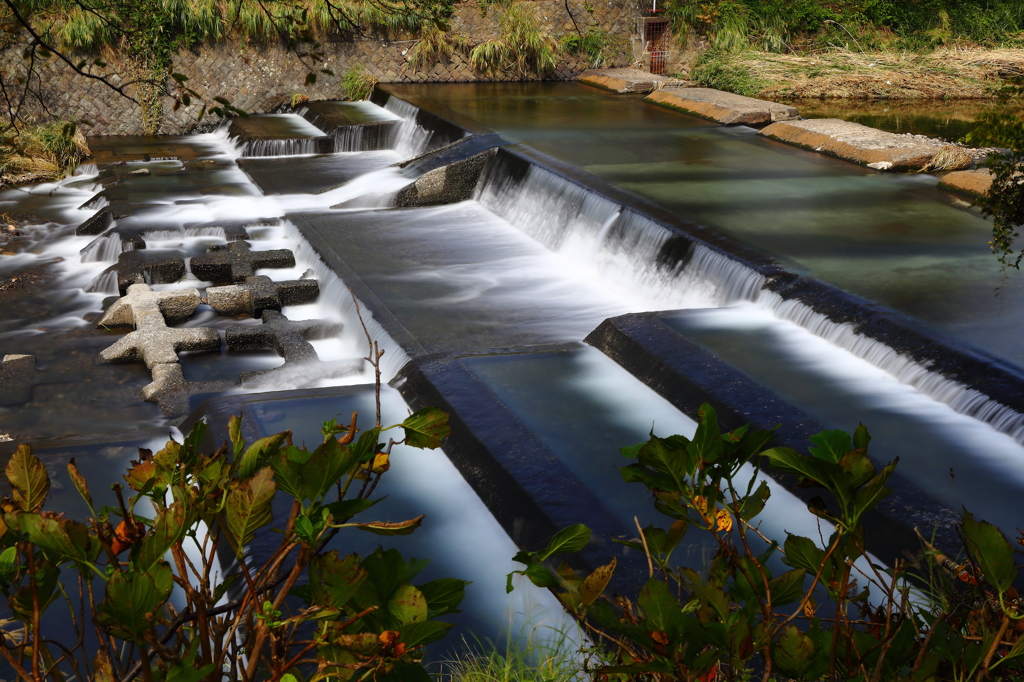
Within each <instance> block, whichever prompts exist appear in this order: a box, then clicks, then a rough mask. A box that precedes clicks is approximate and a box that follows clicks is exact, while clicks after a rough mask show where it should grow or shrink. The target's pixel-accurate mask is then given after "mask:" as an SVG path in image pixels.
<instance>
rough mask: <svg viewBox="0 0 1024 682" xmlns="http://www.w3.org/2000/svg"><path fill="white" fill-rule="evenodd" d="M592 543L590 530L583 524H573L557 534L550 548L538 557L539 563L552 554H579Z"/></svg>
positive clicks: (549, 545)
mask: <svg viewBox="0 0 1024 682" xmlns="http://www.w3.org/2000/svg"><path fill="white" fill-rule="evenodd" d="M588 542H590V529H589V528H587V527H586V526H584V525H583V524H582V523H576V524H573V525H571V526H569V527H567V528H563V529H562V530H560V531H558V532H557V533H555V536H554V537H553V538H551V541H550V542H549V543H548V546H547V547H545V548H544V550H543V551H542V552H540V554H539V555H538V560H539V561H544V560H545V559H547V558H548V557H550V556H551V555H552V554H558V553H559V552H578V551H580V550H581V549H583V548H584V547H586V546H587V543H588Z"/></svg>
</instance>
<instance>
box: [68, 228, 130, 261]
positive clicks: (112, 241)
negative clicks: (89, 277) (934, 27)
mask: <svg viewBox="0 0 1024 682" xmlns="http://www.w3.org/2000/svg"><path fill="white" fill-rule="evenodd" d="M134 248H135V245H134V244H132V243H131V242H130V241H123V240H122V239H121V235H119V234H108V235H106V236H99V237H96V239H94V240H92V241H91V242H90V243H89V244H88V245H87V246H86V247H85V248H84V249H82V251H81V259H82V262H83V263H111V262H113V261H116V260H117V257H118V256H120V255H121V253H122V252H123V251H131V250H132V249H134Z"/></svg>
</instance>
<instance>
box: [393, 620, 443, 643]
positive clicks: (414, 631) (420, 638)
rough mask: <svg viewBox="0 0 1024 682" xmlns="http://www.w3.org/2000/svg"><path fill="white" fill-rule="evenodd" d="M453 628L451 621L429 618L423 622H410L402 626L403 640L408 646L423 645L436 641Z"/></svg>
mask: <svg viewBox="0 0 1024 682" xmlns="http://www.w3.org/2000/svg"><path fill="white" fill-rule="evenodd" d="M451 628H452V624H451V623H442V622H440V621H436V620H427V621H423V622H422V623H410V624H409V625H404V626H403V627H402V642H404V643H405V645H406V646H407V647H414V646H421V645H424V644H430V643H431V642H436V641H437V640H439V639H441V638H442V637H444V636H445V633H447V632H448V631H449V630H450V629H451Z"/></svg>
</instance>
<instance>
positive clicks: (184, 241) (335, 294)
mask: <svg viewBox="0 0 1024 682" xmlns="http://www.w3.org/2000/svg"><path fill="white" fill-rule="evenodd" d="M364 106H367V107H372V106H375V105H370V104H368V103H367V104H365V105H364ZM382 112H383V115H384V116H385V117H397V118H399V119H400V121H399V124H398V125H397V126H396V131H397V132H396V133H395V138H394V140H393V145H394V147H395V151H396V152H397V154H396V157H398V158H408V157H410V156H413V155H416V154H419V153H422V152H423V151H424V150H426V149H427V148H428V147H429V144H430V137H431V133H430V131H428V130H426V129H425V128H423V127H422V126H420V125H418V124H417V123H416V115H417V112H418V110H417V109H416V107H414V106H413V105H410V104H408V103H406V102H403V101H401V100H398V99H396V98H394V97H392V98H390V99H389V101H388V103H387V105H386V107H385V109H384V110H382ZM193 141H194V142H195V144H197V145H203V146H205V147H211V146H212V147H214V148H216V149H217V150H218V152H217V154H216V155H215V158H216V157H219V158H222V159H225V160H231V159H236V158H238V157H239V155H240V154H242V153H243V151H244V150H242V149H239V147H238V146H237V145H236V144H235V143H234V141H233V140H231V139H229V137H228V133H227V130H226V128H222V129H221V130H219V131H217V132H215V133H210V134H207V135H199V136H195V137H194V138H193ZM374 153H377V152H374ZM140 166H141V165H140ZM90 172H95V168H94V167H93V168H90V167H82V168H81V169H79V173H80V175H77V176H75V178H73V179H74V180H77V181H81V180H83V179H84V178H88V177H89V175H88V174H89V173H90ZM224 175H225V180H226V182H228V183H231V184H235V185H237V186H239V187H244V188H247V189H248V195H247V196H214V195H207V196H202V197H199V198H196V197H194V196H189V197H187V199H188V201H187V202H182V203H178V202H177V201H176V200H174V199H173V198H172V199H168V200H165V201H164V202H163V203H162V205H161V207H160V208H159V209H158V210H151V211H150V212H149V213H148V214H147V215H146V216H145V217H144V218H139V220H144V221H150V222H152V223H153V224H154V228H153V229H152V230H151V231H149V232H147V233H146V234H145V235H144V238H145V241H146V243H147V247H148V248H150V249H153V248H181V249H183V250H186V251H189V252H190V253H199V252H201V251H202V250H203V249H205V248H206V247H208V246H209V245H212V244H215V243H220V242H222V241H223V239H224V235H223V231H222V230H219V229H217V228H215V227H203V228H185V227H184V226H185V225H187V224H196V223H206V224H209V223H216V222H217V221H218V220H231V221H240V220H242V221H244V220H247V219H251V220H259V219H264V218H267V217H271V216H283V215H287V214H289V213H297V212H315V211H327V210H331V207H332V206H337V205H339V204H345V205H346V206H349V207H355V206H361V207H363V208H367V207H378V208H380V207H383V206H386V205H388V202H389V197H390V196H393V195H394V193H395V192H397V191H398V190H399V189H401V188H402V187H404V186H405V185H407V184H408V183H409V182H410V181H411V180H410V179H409V178H407V177H405V176H404V175H403V174H402V173H401V172H400V170H399V169H397V168H394V167H388V168H384V169H381V170H375V171H372V172H369V173H365V174H363V175H361V176H358V177H357V178H355V179H354V180H352V181H350V182H348V183H346V184H345V185H343V186H341V187H338V188H335V189H332V190H330V191H327V192H324V193H321V194H285V195H273V196H264V195H262V193H260V192H259V191H258V189H257V188H256V187H255V186H253V185H252V183H251V182H250V181H249V180H248V178H247V177H246V176H245V174H244V173H242V172H241V171H240V170H238V169H237V168H235V169H228V170H225V171H224ZM68 184H69V182H68V181H65V182H64V183H63V184H61V183H56V184H51V185H50V186H40V187H39V188H35V189H34V190H33V191H35V192H39V193H42V192H50V193H51V194H52V198H53V200H54V201H55V202H63V204H64V205H65V206H66V217H67V222H68V223H69V224H73V223H75V222H76V221H78V222H80V221H81V220H84V218H85V217H87V216H88V215H89V214H90V213H89V212H87V211H80V210H78V209H77V208H76V207H77V206H78V205H81V204H84V203H87V202H88V200H89V199H90V198H91V197H92V196H93V193H94V191H95V189H96V188H95V187H90V188H85V187H82V186H81V182H79V185H80V186H79V187H76V188H74V189H72V188H70V187H68V186H67V185H68ZM98 203H100V202H93V205H98ZM470 204H478V205H479V206H480V207H482V208H483V209H486V211H487V212H488V213H490V214H493V215H494V216H495V217H496V218H497V219H496V220H492V221H491V222H490V223H489V224H483V223H481V224H478V225H476V226H475V227H473V228H472V230H470V228H468V227H467V228H465V229H463V228H459V229H462V232H461V236H462V237H463V238H464V239H467V240H469V239H471V238H472V239H479V240H480V243H481V244H485V243H486V235H487V234H488V230H490V231H492V232H494V231H497V232H494V234H498V233H501V234H504V235H505V236H506V237H507V238H511V237H510V236H509V233H508V226H514V228H515V229H517V230H519V231H521V232H522V234H524V235H525V236H526V237H528V238H529V239H531V240H533V241H534V242H536V243H537V244H539V245H540V246H542V247H543V251H544V252H541V251H536V252H534V254H533V255H532V256H530V257H526V258H521V259H506V260H505V261H504V262H500V261H494V262H492V263H490V264H489V265H491V266H492V267H493V268H494V270H493V271H492V272H491V273H489V274H488V273H484V272H482V271H475V270H467V269H466V266H462V267H461V269H454V268H444V269H441V270H438V271H437V272H435V273H430V272H426V271H422V272H419V273H406V274H405V275H404V276H406V277H413V278H415V277H427V278H430V277H443V278H445V279H446V281H449V282H452V283H455V284H458V283H460V282H461V283H462V284H461V285H460V286H462V293H461V294H460V295H463V296H467V297H470V298H479V297H480V296H484V295H489V296H496V297H497V298H496V299H495V300H500V301H501V303H502V304H503V305H508V306H509V307H511V308H515V307H524V306H528V305H533V306H536V305H537V304H538V297H542V298H541V300H543V303H544V304H545V305H548V306H550V307H551V309H552V310H554V311H556V313H557V311H559V310H565V311H569V310H571V309H573V306H576V307H577V308H578V307H579V304H581V303H583V302H584V300H585V299H586V297H585V296H584V297H580V296H579V295H578V294H574V293H572V291H577V292H578V291H583V290H589V291H593V292H595V293H596V294H597V296H598V298H600V299H602V301H603V303H601V304H595V305H592V306H590V309H591V312H589V313H587V315H589V316H593V317H598V316H600V315H604V316H610V315H614V314H620V313H622V312H627V311H632V312H639V311H643V310H658V309H679V308H707V307H716V306H729V305H736V304H740V303H743V302H749V303H752V304H753V305H754V306H756V307H757V308H758V309H760V310H762V311H766V312H767V313H770V314H771V315H772V316H773V317H774V318H776V319H777V320H779V321H780V324H784V325H785V324H791V325H793V326H794V328H796V329H803V330H806V331H807V332H809V333H810V334H813V335H815V336H817V337H818V338H820V339H823V340H825V341H827V342H828V343H829V344H831V345H832V346H834V347H835V348H837V349H840V350H841V351H842V353H845V354H848V355H849V356H850V357H851V359H857V360H863V361H865V362H867V363H869V364H870V365H871V366H873V367H876V368H878V369H879V370H880V371H881V372H882V373H883V374H884V375H885V376H887V377H891V378H892V379H893V380H895V381H896V382H898V383H899V384H902V385H904V386H907V387H910V388H912V389H913V390H914V391H916V392H917V393H918V394H920V395H921V396H922V397H924V398H926V399H929V400H932V401H934V402H936V403H939V404H941V405H944V406H947V407H948V408H949V409H950V410H952V411H954V412H956V413H959V414H961V415H965V416H968V417H970V418H971V419H974V420H976V421H979V422H981V423H983V424H986V425H988V427H990V428H992V429H994V430H995V431H998V432H1000V433H1003V434H1007V435H1009V436H1010V437H1012V438H1014V439H1016V440H1017V441H1024V416H1022V415H1021V414H1019V413H1017V412H1016V411H1014V410H1011V409H1009V408H1007V407H1005V406H1003V405H1000V404H999V403H997V402H995V401H993V400H991V399H990V398H989V397H988V396H985V395H982V394H981V393H979V392H978V391H976V390H973V389H971V388H969V387H967V386H964V385H963V384H960V383H958V382H955V381H952V380H949V379H947V378H945V377H943V376H941V375H939V374H937V373H936V372H933V371H930V370H929V369H928V368H927V367H925V366H923V365H922V364H920V363H918V362H915V361H914V360H912V359H910V358H908V357H907V356H905V355H901V354H899V353H897V352H896V351H894V350H893V349H892V348H890V347H888V346H886V345H885V344H882V343H880V342H878V341H875V340H873V339H869V338H867V337H865V336H863V335H861V334H859V333H857V331H856V327H855V325H852V324H849V323H843V324H840V323H835V322H833V321H831V320H829V319H828V318H827V317H825V316H824V315H821V314H818V313H815V312H814V311H813V310H812V309H811V308H810V307H809V306H807V305H806V304H803V303H801V302H799V301H795V300H789V301H783V300H782V299H781V298H780V297H779V296H777V295H775V294H773V293H771V292H769V291H767V290H765V289H764V281H763V278H762V277H761V276H760V275H759V274H758V273H756V272H755V271H753V270H751V269H749V268H747V267H746V266H744V265H742V264H741V263H739V262H737V261H735V260H733V259H732V258H730V257H729V256H727V255H725V254H722V253H719V252H717V251H715V250H713V249H711V248H708V247H705V246H702V245H693V246H691V245H690V244H688V243H685V242H681V246H677V244H676V242H678V241H679V238H677V237H673V235H672V234H671V233H670V232H669V231H668V230H666V229H665V228H663V227H662V226H660V225H658V224H656V223H654V222H652V221H651V220H649V219H647V218H645V217H643V216H641V215H639V214H637V213H635V212H633V211H631V210H629V209H623V208H622V207H621V206H620V205H619V204H617V203H615V202H612V201H610V200H608V199H605V198H603V197H601V196H599V195H597V194H595V193H593V192H590V191H587V190H585V189H583V188H582V187H581V186H579V185H577V184H575V183H573V182H571V181H569V180H567V179H565V178H562V177H560V176H558V175H557V174H555V173H553V172H550V171H548V170H545V169H543V168H540V167H538V166H532V165H531V166H530V167H529V168H528V170H527V172H526V175H525V177H524V178H521V179H513V178H503V177H499V176H493V177H490V178H489V180H488V181H487V182H485V183H481V185H480V186H479V187H478V189H477V192H476V196H475V201H474V202H470ZM349 210H353V209H352V208H350V209H349ZM473 210H475V209H473ZM427 213H429V211H424V213H423V215H427ZM403 220H405V218H403ZM436 221H437V216H436V215H431V217H430V220H429V221H428V222H425V223H424V225H423V228H422V229H438V227H437V223H436ZM484 223H486V221H484ZM481 225H482V227H481ZM467 230H469V231H467ZM481 230H483V231H481ZM257 232H258V233H259V237H260V238H259V239H256V240H255V241H254V242H253V245H254V248H256V249H262V248H290V249H292V250H294V251H295V253H296V257H297V260H298V262H299V263H300V265H299V266H298V267H297V268H296V273H292V274H293V275H294V276H295V277H298V276H299V275H301V274H302V273H303V272H305V271H307V270H312V273H313V275H314V276H315V277H317V279H318V280H320V282H321V287H322V291H323V294H322V296H321V301H320V303H318V304H315V305H312V306H301V307H300V308H301V309H297V310H289V311H287V313H288V314H289V315H298V316H300V318H304V319H308V318H316V317H324V318H327V319H332V320H335V321H340V322H342V323H343V324H344V325H345V328H346V333H345V334H343V339H345V340H343V341H341V342H335V341H331V342H316V345H317V348H318V351H321V349H322V355H323V356H324V359H325V360H327V361H328V362H344V361H351V360H353V359H357V358H359V357H361V356H362V355H364V354H365V349H362V350H359V346H360V345H361V344H363V343H364V341H363V340H362V333H361V328H360V327H359V324H358V319H357V318H356V317H355V315H354V305H353V304H352V303H351V297H350V295H349V293H348V291H347V289H346V286H345V284H344V283H342V282H341V281H340V280H339V279H338V278H337V276H336V275H335V274H334V273H333V272H331V271H330V269H329V268H327V267H326V265H324V264H323V262H322V261H321V260H320V258H319V257H318V256H317V255H316V254H315V252H314V251H313V250H312V248H310V247H309V246H308V244H306V243H305V241H304V240H303V239H302V237H301V234H300V233H299V232H298V231H297V230H296V229H295V228H294V227H293V226H292V225H290V224H289V223H287V222H285V223H283V224H281V225H279V226H278V227H275V228H264V229H261V230H257ZM439 238H443V237H440V234H439ZM452 243H453V244H458V241H457V240H453V242H452ZM125 248H130V242H126V243H124V244H122V242H121V241H120V239H119V238H117V237H116V236H113V235H111V236H101V237H98V238H90V237H72V238H68V239H63V240H53V241H51V242H48V243H45V244H42V245H41V246H40V247H39V248H38V249H37V251H38V253H37V254H36V256H35V257H36V258H40V259H42V258H54V257H61V258H63V259H64V263H63V270H64V272H65V276H66V280H67V283H68V285H69V286H72V287H79V288H82V289H86V288H88V289H89V290H90V291H92V292H95V293H92V294H85V293H83V296H82V300H83V305H89V306H91V307H92V309H96V304H97V303H98V301H99V300H100V297H101V296H102V295H103V294H109V293H111V292H112V290H113V288H114V282H113V280H112V278H111V276H109V275H107V276H104V277H103V278H102V279H97V278H98V277H99V276H100V273H101V272H102V271H103V269H104V268H105V267H107V266H108V265H110V264H111V263H113V262H114V261H115V260H116V258H117V256H118V255H119V254H120V253H121V252H122V250H124V249H125ZM459 248H461V247H459ZM79 252H80V253H79ZM514 272H523V273H527V275H529V277H532V278H533V279H532V280H531V281H532V282H533V284H531V285H530V286H531V287H533V288H532V289H531V288H529V287H526V288H522V287H520V289H521V291H522V295H521V297H520V298H519V299H517V298H516V296H519V294H513V293H508V294H505V295H504V296H503V297H502V295H501V289H502V288H506V289H510V290H514V289H515V286H510V284H509V283H510V282H512V281H513V280H512V279H509V278H510V277H516V278H518V279H516V280H515V281H517V282H519V284H522V282H524V281H525V279H524V278H523V276H519V275H513V274H512V273H514ZM530 273H532V274H530ZM266 274H273V276H274V277H275V279H281V278H284V277H285V276H286V273H282V272H280V271H273V272H268V273H266ZM485 274H488V277H489V278H488V277H484V275H485ZM288 276H291V275H288ZM410 281H411V280H410ZM545 281H548V282H556V281H557V282H566V283H567V282H571V283H572V285H573V287H575V289H573V287H570V288H569V289H564V288H563V291H564V292H566V293H558V287H555V288H550V287H549V288H547V289H541V288H538V287H539V286H540V285H541V283H542V282H545ZM90 283H92V284H90ZM495 283H497V284H495ZM183 285H189V286H191V285H201V283H197V282H195V281H194V280H192V281H186V282H184V283H183ZM165 286H170V285H165ZM586 305H589V304H584V306H583V307H586ZM83 312H84V309H83ZM364 315H366V316H367V317H368V318H369V317H371V316H369V314H368V312H367V311H365V309H364ZM72 317H73V316H72ZM552 317H553V321H552V323H551V324H552V325H553V326H554V327H557V326H558V324H559V321H558V319H557V317H558V315H557V314H555V315H553V316H552ZM570 317H571V315H569V314H568V313H567V314H565V315H564V318H565V321H566V322H565V324H566V325H568V320H569V318H570ZM577 319H579V318H577ZM588 319H589V318H588ZM67 323H68V322H67V320H65V321H64V322H63V324H67ZM367 324H368V326H369V327H371V333H372V334H373V335H374V336H375V338H386V335H385V334H383V328H381V327H380V325H379V324H378V323H377V322H376V321H374V320H372V319H368V320H367ZM574 324H575V323H574ZM573 333H575V329H574V330H573ZM384 344H385V346H386V347H387V353H386V355H385V357H386V359H385V364H386V371H385V374H386V375H393V373H394V372H395V371H397V369H398V368H399V367H400V366H401V364H402V363H404V361H405V359H406V355H405V353H404V352H403V351H402V350H401V349H400V348H399V347H398V345H397V344H395V343H394V342H393V341H391V340H385V341H384ZM364 378H365V377H364V376H361V375H353V376H350V377H348V378H347V379H337V380H343V381H346V382H347V381H349V380H351V381H359V380H362V379H364ZM308 379H309V378H308V377H307V378H305V379H303V380H308ZM333 380H334V379H322V380H321V381H333Z"/></svg>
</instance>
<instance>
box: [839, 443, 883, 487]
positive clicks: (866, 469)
mask: <svg viewBox="0 0 1024 682" xmlns="http://www.w3.org/2000/svg"><path fill="white" fill-rule="evenodd" d="M839 466H840V467H842V468H843V470H844V471H846V472H847V473H848V474H850V476H851V480H850V485H852V486H853V487H855V488H859V487H860V486H862V485H864V484H865V483H867V482H868V481H870V480H871V479H872V478H873V477H874V476H875V465H874V464H872V463H871V460H870V459H868V456H867V455H865V454H864V451H863V450H850V451H849V452H847V453H846V454H845V455H843V456H842V457H841V458H839Z"/></svg>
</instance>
